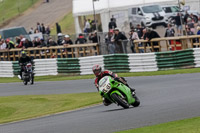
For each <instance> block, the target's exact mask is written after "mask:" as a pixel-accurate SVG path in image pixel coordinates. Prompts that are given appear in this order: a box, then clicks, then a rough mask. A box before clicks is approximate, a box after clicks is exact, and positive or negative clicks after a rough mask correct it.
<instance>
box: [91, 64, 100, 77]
mask: <svg viewBox="0 0 200 133" xmlns="http://www.w3.org/2000/svg"><path fill="white" fill-rule="evenodd" d="M92 71H93V73H94V75H95V76H99V75H100V74H101V66H100V65H94V66H93V67H92Z"/></svg>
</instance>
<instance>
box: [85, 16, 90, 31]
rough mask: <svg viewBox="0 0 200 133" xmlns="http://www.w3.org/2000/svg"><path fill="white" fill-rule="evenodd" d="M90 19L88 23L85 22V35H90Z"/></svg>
mask: <svg viewBox="0 0 200 133" xmlns="http://www.w3.org/2000/svg"><path fill="white" fill-rule="evenodd" d="M90 28H91V26H90V19H88V20H87V21H86V22H85V27H84V32H85V33H90Z"/></svg>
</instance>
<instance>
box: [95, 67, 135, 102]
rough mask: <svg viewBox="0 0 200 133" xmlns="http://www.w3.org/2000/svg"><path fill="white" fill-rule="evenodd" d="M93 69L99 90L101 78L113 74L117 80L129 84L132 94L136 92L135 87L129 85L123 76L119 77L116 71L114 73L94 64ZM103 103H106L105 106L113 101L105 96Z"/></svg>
mask: <svg viewBox="0 0 200 133" xmlns="http://www.w3.org/2000/svg"><path fill="white" fill-rule="evenodd" d="M92 71H93V73H94V75H95V76H96V79H95V86H96V88H97V90H98V91H99V87H98V82H99V81H100V79H101V78H103V77H104V76H111V77H113V78H114V79H115V80H116V81H118V82H121V83H123V84H124V85H126V86H128V87H129V88H130V90H131V92H132V95H134V94H135V89H134V88H131V87H130V86H129V85H128V83H127V81H126V80H125V79H124V78H123V77H118V75H117V74H115V73H113V72H111V71H108V70H105V71H102V68H101V66H100V65H94V66H93V67H92ZM103 104H104V105H105V106H108V105H110V104H111V102H110V101H109V100H107V99H105V98H103Z"/></svg>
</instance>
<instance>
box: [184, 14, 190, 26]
mask: <svg viewBox="0 0 200 133" xmlns="http://www.w3.org/2000/svg"><path fill="white" fill-rule="evenodd" d="M189 17H190V15H189V14H188V12H187V11H185V15H184V19H183V20H184V24H187V19H188V18H189Z"/></svg>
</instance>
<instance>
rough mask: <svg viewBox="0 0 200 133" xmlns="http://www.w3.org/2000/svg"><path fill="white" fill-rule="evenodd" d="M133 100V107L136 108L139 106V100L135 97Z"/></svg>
mask: <svg viewBox="0 0 200 133" xmlns="http://www.w3.org/2000/svg"><path fill="white" fill-rule="evenodd" d="M133 98H135V102H134V103H133V104H132V106H133V107H138V106H139V105H140V100H139V98H138V97H137V96H136V95H135V96H133Z"/></svg>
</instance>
